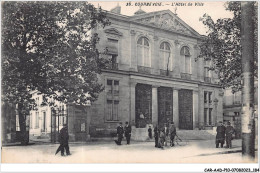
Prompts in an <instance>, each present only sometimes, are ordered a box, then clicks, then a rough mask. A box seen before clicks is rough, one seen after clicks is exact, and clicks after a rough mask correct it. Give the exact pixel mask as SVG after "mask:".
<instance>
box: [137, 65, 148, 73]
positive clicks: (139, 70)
mask: <svg viewBox="0 0 260 173" xmlns="http://www.w3.org/2000/svg"><path fill="white" fill-rule="evenodd" d="M137 70H138V72H139V73H144V74H151V68H150V67H144V66H137Z"/></svg>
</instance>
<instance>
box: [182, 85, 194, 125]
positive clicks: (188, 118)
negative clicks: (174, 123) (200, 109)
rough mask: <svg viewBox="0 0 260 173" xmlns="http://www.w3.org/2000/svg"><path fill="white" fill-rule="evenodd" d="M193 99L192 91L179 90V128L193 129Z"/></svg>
mask: <svg viewBox="0 0 260 173" xmlns="http://www.w3.org/2000/svg"><path fill="white" fill-rule="evenodd" d="M192 99H193V97H192V90H186V89H182V90H179V128H180V129H185V130H192V129H193V117H192V115H193V100H192Z"/></svg>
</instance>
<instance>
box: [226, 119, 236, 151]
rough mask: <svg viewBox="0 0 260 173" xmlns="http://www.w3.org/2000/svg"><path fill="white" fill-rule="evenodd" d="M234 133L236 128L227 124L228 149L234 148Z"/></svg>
mask: <svg viewBox="0 0 260 173" xmlns="http://www.w3.org/2000/svg"><path fill="white" fill-rule="evenodd" d="M233 133H234V128H233V127H232V126H231V124H230V122H228V123H227V127H226V143H227V148H231V147H232V134H233Z"/></svg>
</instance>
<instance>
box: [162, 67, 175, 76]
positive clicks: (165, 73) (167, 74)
mask: <svg viewBox="0 0 260 173" xmlns="http://www.w3.org/2000/svg"><path fill="white" fill-rule="evenodd" d="M172 73H173V72H172V71H169V70H168V72H167V70H162V69H160V75H161V76H168V77H172Z"/></svg>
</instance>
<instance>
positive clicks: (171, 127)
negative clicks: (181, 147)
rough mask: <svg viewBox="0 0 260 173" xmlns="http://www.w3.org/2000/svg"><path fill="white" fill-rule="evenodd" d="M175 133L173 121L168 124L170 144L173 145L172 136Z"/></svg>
mask: <svg viewBox="0 0 260 173" xmlns="http://www.w3.org/2000/svg"><path fill="white" fill-rule="evenodd" d="M175 135H176V127H175V125H174V122H171V125H170V146H171V147H173V146H174V137H175Z"/></svg>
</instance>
